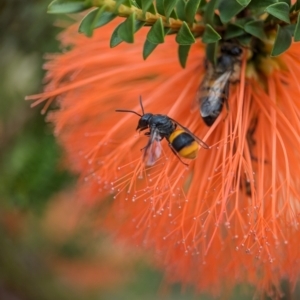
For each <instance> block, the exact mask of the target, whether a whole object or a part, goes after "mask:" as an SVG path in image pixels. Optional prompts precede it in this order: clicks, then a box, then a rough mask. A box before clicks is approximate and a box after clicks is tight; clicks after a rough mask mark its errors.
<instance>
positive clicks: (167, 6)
mask: <svg viewBox="0 0 300 300" xmlns="http://www.w3.org/2000/svg"><path fill="white" fill-rule="evenodd" d="M176 3H177V0H164V11H165V16H166V17H167V18H169V17H170V15H171V12H172V10H173V9H174V7H175V6H176Z"/></svg>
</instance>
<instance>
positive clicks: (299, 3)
mask: <svg viewBox="0 0 300 300" xmlns="http://www.w3.org/2000/svg"><path fill="white" fill-rule="evenodd" d="M299 9H300V0H297V1H296V3H295V10H296V11H297V10H299Z"/></svg>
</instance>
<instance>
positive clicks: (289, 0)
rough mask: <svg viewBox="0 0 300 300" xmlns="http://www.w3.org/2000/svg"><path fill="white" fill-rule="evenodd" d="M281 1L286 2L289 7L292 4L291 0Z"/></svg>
mask: <svg viewBox="0 0 300 300" xmlns="http://www.w3.org/2000/svg"><path fill="white" fill-rule="evenodd" d="M281 2H285V3H286V4H287V5H288V6H289V7H290V6H291V4H292V3H291V0H281Z"/></svg>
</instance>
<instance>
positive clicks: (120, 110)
mask: <svg viewBox="0 0 300 300" xmlns="http://www.w3.org/2000/svg"><path fill="white" fill-rule="evenodd" d="M115 111H116V112H129V113H133V114H136V115H138V116H139V117H142V115H140V114H138V113H137V112H136V111H133V110H127V109H116V110H115Z"/></svg>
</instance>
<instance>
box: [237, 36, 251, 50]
mask: <svg viewBox="0 0 300 300" xmlns="http://www.w3.org/2000/svg"><path fill="white" fill-rule="evenodd" d="M236 39H237V40H238V42H239V44H240V45H242V46H244V47H247V48H249V47H250V45H251V41H252V35H250V34H244V35H241V36H238V37H237V38H236Z"/></svg>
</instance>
